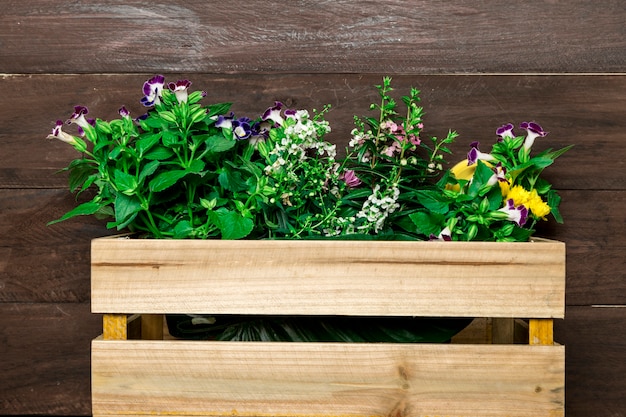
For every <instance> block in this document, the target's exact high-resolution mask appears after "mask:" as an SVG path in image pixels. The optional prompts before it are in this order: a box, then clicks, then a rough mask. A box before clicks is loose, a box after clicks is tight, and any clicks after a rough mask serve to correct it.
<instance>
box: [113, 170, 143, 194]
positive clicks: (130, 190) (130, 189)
mask: <svg viewBox="0 0 626 417" xmlns="http://www.w3.org/2000/svg"><path fill="white" fill-rule="evenodd" d="M114 181H115V187H116V188H117V189H118V190H119V191H120V192H122V193H124V194H129V195H130V194H134V192H135V190H136V189H137V185H138V184H137V178H135V176H134V175H131V174H128V173H126V172H124V171H120V170H119V169H116V170H115V173H114Z"/></svg>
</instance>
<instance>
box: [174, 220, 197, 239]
mask: <svg viewBox="0 0 626 417" xmlns="http://www.w3.org/2000/svg"><path fill="white" fill-rule="evenodd" d="M191 232H193V227H191V223H189V221H188V220H181V221H179V222H178V223H176V226H174V239H186V238H188V237H190V236H191Z"/></svg>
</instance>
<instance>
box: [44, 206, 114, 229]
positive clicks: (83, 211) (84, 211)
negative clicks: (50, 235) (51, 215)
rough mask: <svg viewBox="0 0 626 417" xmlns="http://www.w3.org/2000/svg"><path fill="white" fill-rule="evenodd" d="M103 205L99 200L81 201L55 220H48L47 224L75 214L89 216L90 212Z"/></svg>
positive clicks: (94, 211)
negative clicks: (81, 202)
mask: <svg viewBox="0 0 626 417" xmlns="http://www.w3.org/2000/svg"><path fill="white" fill-rule="evenodd" d="M103 205H104V204H103V203H101V202H98V203H97V202H94V201H88V202H86V203H83V204H80V205H78V206H76V207H74V208H73V209H72V210H70V211H68V212H67V213H65V214H64V215H63V216H61V217H60V218H58V219H57V220H53V221H51V222H49V223H48V225H51V224H55V223H59V222H62V221H64V220H67V219H71V218H72V217H76V216H90V215H92V214H95V213H96V212H97V211H98V210H100V207H102V206H103Z"/></svg>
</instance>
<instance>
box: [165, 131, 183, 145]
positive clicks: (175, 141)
mask: <svg viewBox="0 0 626 417" xmlns="http://www.w3.org/2000/svg"><path fill="white" fill-rule="evenodd" d="M180 143H181V140H180V138H179V137H178V135H177V134H176V133H174V132H172V131H169V130H164V131H163V146H167V147H168V148H171V147H174V146H177V145H180Z"/></svg>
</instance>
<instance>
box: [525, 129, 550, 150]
mask: <svg viewBox="0 0 626 417" xmlns="http://www.w3.org/2000/svg"><path fill="white" fill-rule="evenodd" d="M519 127H520V128H522V129H525V130H526V132H527V134H526V139H525V140H524V149H526V150H527V151H528V150H530V148H531V147H532V146H533V143H534V142H535V139H536V138H537V137H541V138H542V137H544V136H546V135H547V134H548V132H546V131H544V130H543V128H542V127H541V126H539V125H538V124H537V123H535V122H522V123H521V124H520V126H519Z"/></svg>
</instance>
